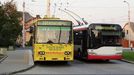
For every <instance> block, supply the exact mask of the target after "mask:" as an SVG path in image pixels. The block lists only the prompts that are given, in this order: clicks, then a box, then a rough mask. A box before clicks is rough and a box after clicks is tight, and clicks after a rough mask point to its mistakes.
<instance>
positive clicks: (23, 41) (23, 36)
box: [22, 1, 25, 48]
mask: <svg viewBox="0 0 134 75" xmlns="http://www.w3.org/2000/svg"><path fill="white" fill-rule="evenodd" d="M22 47H23V48H25V2H24V1H23V29H22Z"/></svg>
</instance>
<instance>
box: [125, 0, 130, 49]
mask: <svg viewBox="0 0 134 75" xmlns="http://www.w3.org/2000/svg"><path fill="white" fill-rule="evenodd" d="M124 3H127V5H128V25H129V26H130V4H129V2H127V1H124ZM128 37H129V39H128V43H129V47H130V44H131V43H130V40H131V39H130V37H131V32H130V31H128Z"/></svg>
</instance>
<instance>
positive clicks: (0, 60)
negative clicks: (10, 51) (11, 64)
mask: <svg viewBox="0 0 134 75" xmlns="http://www.w3.org/2000/svg"><path fill="white" fill-rule="evenodd" d="M7 57H8V56H7V55H5V56H4V57H3V58H2V59H0V63H1V62H2V61H4V60H5V59H6V58H7Z"/></svg>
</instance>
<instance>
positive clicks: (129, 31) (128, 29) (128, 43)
mask: <svg viewBox="0 0 134 75" xmlns="http://www.w3.org/2000/svg"><path fill="white" fill-rule="evenodd" d="M123 31H124V32H125V37H124V38H123V39H122V45H123V47H134V22H130V25H129V23H126V24H125V26H124V27H123Z"/></svg>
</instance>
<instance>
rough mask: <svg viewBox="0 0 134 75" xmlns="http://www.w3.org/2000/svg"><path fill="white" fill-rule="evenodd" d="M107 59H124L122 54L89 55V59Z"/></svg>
mask: <svg viewBox="0 0 134 75" xmlns="http://www.w3.org/2000/svg"><path fill="white" fill-rule="evenodd" d="M99 59H100V60H101V59H102V60H106V59H109V60H110V59H111V60H120V59H122V55H110V56H108V55H105V56H104V55H88V60H99Z"/></svg>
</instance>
